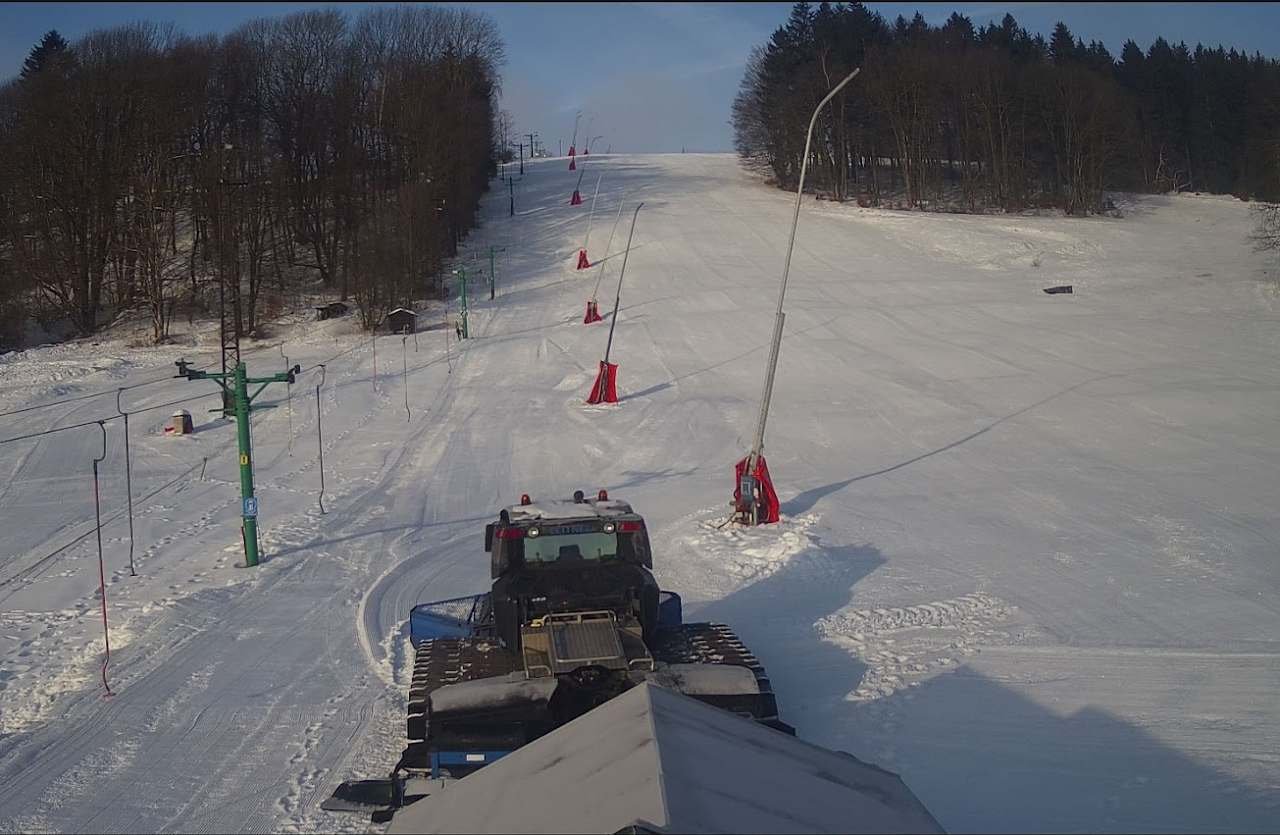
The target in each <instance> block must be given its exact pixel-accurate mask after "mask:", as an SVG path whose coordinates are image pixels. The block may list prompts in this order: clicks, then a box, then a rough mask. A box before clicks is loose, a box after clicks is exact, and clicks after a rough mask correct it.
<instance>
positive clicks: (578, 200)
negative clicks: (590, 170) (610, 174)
mask: <svg viewBox="0 0 1280 835" xmlns="http://www.w3.org/2000/svg"><path fill="white" fill-rule="evenodd" d="M586 173H587V172H586V171H585V170H583V171H579V172H578V184H577V185H575V186H574V187H573V196H572V197H570V198H569V205H570V206H581V205H582V194H581V193H579V191H578V189H580V188H582V175H583V174H586Z"/></svg>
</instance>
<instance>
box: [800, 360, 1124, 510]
mask: <svg viewBox="0 0 1280 835" xmlns="http://www.w3.org/2000/svg"><path fill="white" fill-rule="evenodd" d="M1127 373H1128V372H1122V373H1116V374H1102V375H1099V376H1097V377H1090V378H1089V379H1087V380H1082V381H1080V382H1079V383H1076V384H1074V385H1071V386H1067V387H1066V388H1064V389H1062V390H1061V391H1057V392H1054V393H1053V394H1051V395H1049V396H1048V397H1043V398H1041V399H1040V400H1037V401H1036V402H1034V403H1031V404H1029V405H1027V406H1023V407H1022V408H1021V409H1018V410H1016V411H1013V412H1010V413H1009V414H1007V415H1005V416H1003V417H1000V418H997V419H996V420H993V421H992V422H991V423H989V424H987V425H986V426H984V427H982V428H981V429H979V430H977V431H976V432H970V433H969V434H968V435H965V436H964V437H963V438H958V439H957V440H954V441H952V442H951V443H949V444H944V445H943V446H940V447H938V448H936V449H931V450H929V451H928V452H922V453H920V454H919V455H916V456H914V457H912V458H908V459H907V460H905V461H899V462H898V463H897V464H893V465H891V466H888V467H884V468H882V469H879V470H875V471H874V472H870V473H863V474H862V475H857V476H852V477H851V478H846V479H844V480H842V481H834V482H832V483H830V484H824V485H822V486H821V487H814V488H813V489H811V490H805V491H804V492H802V493H799V494H797V495H796V496H795V497H793V498H791V499H789V500H788V501H786V502H783V503H782V512H783V513H784V514H786V515H788V516H798V515H800V514H802V513H806V512H808V511H809V510H810V509H812V508H813V506H814V505H816V504H817V503H818V501H819V500H821V499H823V498H825V497H827V496H829V495H831V494H832V493H837V492H839V491H841V490H843V489H844V488H846V487H848V486H849V485H850V484H855V483H857V482H859V481H865V480H866V479H869V478H875V477H876V476H882V475H886V474H888V473H891V472H893V471H895V470H901V469H902V468H904V467H909V466H911V465H912V464H915V463H917V462H920V461H923V460H925V459H926V458H932V457H933V456H935V455H938V454H940V453H943V452H947V451H949V450H953V449H955V448H956V447H958V446H961V445H963V444H967V443H969V441H972V440H974V439H975V438H979V437H981V436H982V435H985V434H987V433H988V432H990V431H991V430H992V429H995V428H996V427H997V426H999V425H1000V424H1002V423H1005V422H1006V421H1010V420H1013V419H1014V418H1016V417H1019V416H1021V415H1024V414H1026V413H1027V412H1029V411H1031V410H1032V409H1036V408H1039V407H1040V406H1043V405H1044V404H1046V403H1048V402H1050V401H1052V400H1056V399H1057V398H1059V397H1062V396H1063V395H1064V394H1070V393H1071V392H1073V391H1075V390H1076V389H1078V388H1081V387H1083V386H1087V385H1089V384H1090V383H1096V382H1099V381H1100V380H1107V379H1111V378H1113V377H1124V376H1126V374H1127Z"/></svg>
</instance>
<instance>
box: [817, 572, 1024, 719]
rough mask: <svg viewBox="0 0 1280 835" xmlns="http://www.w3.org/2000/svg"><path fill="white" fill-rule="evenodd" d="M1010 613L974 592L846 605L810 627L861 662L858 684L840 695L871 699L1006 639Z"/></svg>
mask: <svg viewBox="0 0 1280 835" xmlns="http://www.w3.org/2000/svg"><path fill="white" fill-rule="evenodd" d="M1012 613H1013V607H1012V606H1010V605H1009V604H1007V603H1005V602H1004V601H1002V600H1000V599H999V598H997V597H994V596H992V595H989V594H985V593H983V592H974V593H972V594H966V595H962V596H960V597H956V598H952V599H950V600H940V601H936V602H932V603H922V604H918V605H915V606H888V607H876V608H845V609H842V610H841V611H838V612H835V613H833V614H830V615H828V616H826V617H824V618H822V619H821V620H819V621H818V622H817V623H815V624H814V629H815V630H816V631H817V633H818V634H819V635H821V636H822V637H823V638H825V639H826V640H828V641H830V642H831V643H834V644H836V645H837V646H839V647H841V648H843V649H845V650H846V651H848V652H850V653H851V654H853V655H855V656H857V658H858V659H859V660H860V661H861V662H862V663H863V664H865V665H866V667H867V670H866V673H865V674H864V675H863V678H862V681H861V682H860V683H859V685H858V688H857V689H856V690H854V691H853V692H852V693H849V694H848V695H846V696H845V698H846V700H848V701H853V702H870V701H875V700H877V699H883V698H885V697H887V696H891V695H893V694H894V693H895V692H897V691H898V690H902V689H904V688H908V687H915V686H916V685H917V684H919V683H920V682H921V681H922V680H924V679H926V678H928V677H930V676H932V675H934V674H936V673H938V672H941V671H943V670H946V669H949V668H952V667H954V666H956V665H957V664H958V663H959V661H960V659H962V658H964V657H966V656H970V655H973V654H975V653H977V652H979V651H980V649H981V647H982V646H983V645H990V644H1004V643H1008V642H1009V641H1010V639H1011V636H1010V634H1009V632H1008V631H1006V630H1005V629H1004V628H1003V626H1004V624H1005V622H1006V621H1007V620H1008V619H1009V617H1010V615H1011V614H1012Z"/></svg>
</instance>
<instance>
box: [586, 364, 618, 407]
mask: <svg viewBox="0 0 1280 835" xmlns="http://www.w3.org/2000/svg"><path fill="white" fill-rule="evenodd" d="M587 402H588V403H590V404H591V405H592V406H595V405H597V404H599V403H617V402H618V366H617V365H616V364H614V363H612V362H605V361H604V360H600V371H599V372H597V374H596V382H595V384H594V385H593V386H592V387H591V396H590V397H588V398H587Z"/></svg>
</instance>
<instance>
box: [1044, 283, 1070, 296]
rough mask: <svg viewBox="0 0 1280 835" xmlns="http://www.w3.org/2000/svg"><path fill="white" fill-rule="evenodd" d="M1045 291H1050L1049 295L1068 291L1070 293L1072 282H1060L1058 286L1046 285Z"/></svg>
mask: <svg viewBox="0 0 1280 835" xmlns="http://www.w3.org/2000/svg"><path fill="white" fill-rule="evenodd" d="M1044 291H1045V292H1046V293H1048V294H1049V295H1051V296H1053V295H1056V294H1058V293H1067V294H1070V293H1071V285H1070V284H1059V285H1058V286H1057V287H1046V288H1044Z"/></svg>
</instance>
